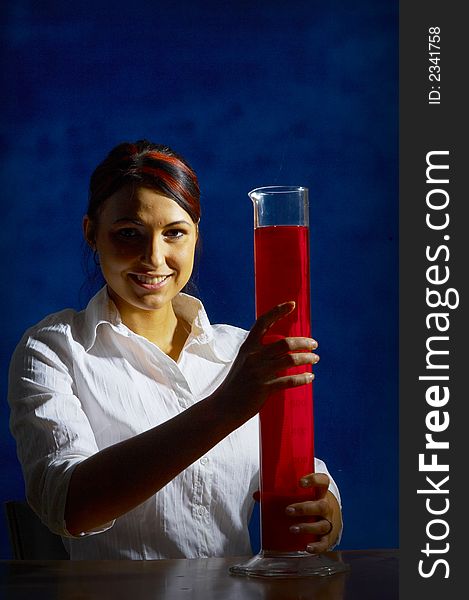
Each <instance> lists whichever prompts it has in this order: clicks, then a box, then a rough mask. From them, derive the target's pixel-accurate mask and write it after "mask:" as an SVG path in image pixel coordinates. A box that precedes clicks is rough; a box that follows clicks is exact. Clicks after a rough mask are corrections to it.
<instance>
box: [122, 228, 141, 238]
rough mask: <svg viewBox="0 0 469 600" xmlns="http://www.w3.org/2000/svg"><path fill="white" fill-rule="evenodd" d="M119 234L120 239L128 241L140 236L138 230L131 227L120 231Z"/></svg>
mask: <svg viewBox="0 0 469 600" xmlns="http://www.w3.org/2000/svg"><path fill="white" fill-rule="evenodd" d="M117 233H118V235H119V236H120V237H123V238H126V239H131V238H135V237H137V236H138V235H139V232H138V230H137V229H133V228H131V227H125V228H124V229H119V231H118V232H117Z"/></svg>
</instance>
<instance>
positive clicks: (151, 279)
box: [129, 273, 171, 290]
mask: <svg viewBox="0 0 469 600" xmlns="http://www.w3.org/2000/svg"><path fill="white" fill-rule="evenodd" d="M129 276H130V278H131V279H132V281H134V282H135V283H136V284H137V285H139V286H141V287H143V288H145V289H146V290H158V289H160V288H162V287H163V286H164V285H165V284H166V282H167V281H168V280H169V278H170V277H171V275H141V274H138V273H130V275H129Z"/></svg>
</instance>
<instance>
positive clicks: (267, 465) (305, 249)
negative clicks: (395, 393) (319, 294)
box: [231, 186, 342, 577]
mask: <svg viewBox="0 0 469 600" xmlns="http://www.w3.org/2000/svg"><path fill="white" fill-rule="evenodd" d="M249 196H250V198H251V200H252V202H253V205H254V267H255V269H254V270H255V293H256V317H258V316H260V315H261V314H263V313H265V312H266V311H268V310H269V309H271V308H273V307H274V306H276V305H277V304H280V303H282V302H287V301H290V300H294V301H295V303H296V307H295V310H293V311H292V312H291V313H290V314H289V315H288V316H287V317H285V318H283V319H280V320H279V321H278V322H277V323H276V324H274V326H273V327H272V328H271V329H270V330H269V331H268V333H267V334H266V335H265V337H264V343H269V342H273V341H275V340H276V339H280V338H284V337H293V336H294V337H296V336H299V337H311V307H310V251H309V207H308V190H307V188H305V187H287V186H270V187H263V188H257V189H255V190H253V191H251V192H249ZM307 370H309V371H311V367H309V368H308V367H305V366H302V367H292V368H290V369H288V370H285V371H284V372H282V373H279V375H287V374H290V373H303V372H305V371H307ZM259 435H260V485H259V487H260V512H261V546H262V548H261V551H260V553H259V554H258V555H257V556H255V557H253V558H252V559H250V560H249V561H248V562H247V563H244V564H241V565H236V566H235V567H232V568H231V572H232V573H234V574H238V575H252V576H257V577H272V576H274V577H304V576H308V575H329V574H332V573H335V572H337V570H342V568H341V567H339V568H338V569H336V564H337V563H336V561H326V560H325V559H324V558H322V557H318V556H315V555H311V554H310V553H308V552H306V546H307V544H308V543H309V542H312V541H314V538H313V537H312V536H311V535H308V534H295V533H292V532H291V531H290V527H291V526H292V525H294V524H295V520H294V519H292V518H291V517H288V516H287V515H286V514H285V509H286V507H287V506H288V505H289V504H292V503H295V502H303V501H306V500H311V499H313V498H312V490H311V489H308V488H302V487H300V485H299V480H300V478H301V477H302V476H303V475H306V474H308V473H312V472H313V471H314V428H313V386H312V385H311V384H309V385H303V386H299V387H296V388H290V389H287V390H283V391H278V392H274V393H272V394H271V395H270V396H269V398H268V399H267V401H266V402H265V404H264V406H263V407H262V409H261V411H260V432H259ZM308 520H314V517H312V518H311V517H310V518H309V519H307V518H304V517H302V518H301V521H302V522H307V521H308ZM329 562H332V564H331V565H330V564H329Z"/></svg>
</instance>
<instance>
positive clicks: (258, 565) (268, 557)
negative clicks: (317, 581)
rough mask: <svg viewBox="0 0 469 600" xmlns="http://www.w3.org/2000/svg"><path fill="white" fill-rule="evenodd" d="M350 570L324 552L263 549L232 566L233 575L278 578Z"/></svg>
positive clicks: (323, 574) (320, 574) (327, 574)
mask: <svg viewBox="0 0 469 600" xmlns="http://www.w3.org/2000/svg"><path fill="white" fill-rule="evenodd" d="M349 570H350V567H349V566H348V565H347V564H345V563H343V562H340V561H337V560H333V559H331V558H329V557H328V556H326V555H324V554H310V553H309V552H267V551H263V550H261V552H259V554H256V556H253V557H252V558H250V559H249V560H247V561H246V562H244V563H240V564H238V565H233V566H232V567H230V573H231V574H232V575H243V576H246V577H265V578H271V577H276V578H278V579H291V578H296V577H325V576H329V575H335V574H336V573H345V572H347V571H349Z"/></svg>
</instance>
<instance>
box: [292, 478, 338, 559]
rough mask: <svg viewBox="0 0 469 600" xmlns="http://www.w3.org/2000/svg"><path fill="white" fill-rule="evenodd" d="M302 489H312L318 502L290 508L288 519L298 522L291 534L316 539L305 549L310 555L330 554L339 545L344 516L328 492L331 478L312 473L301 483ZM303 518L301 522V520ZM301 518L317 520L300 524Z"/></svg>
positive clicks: (304, 503) (309, 501) (299, 503)
mask: <svg viewBox="0 0 469 600" xmlns="http://www.w3.org/2000/svg"><path fill="white" fill-rule="evenodd" d="M300 485H301V487H305V488H306V487H309V488H313V489H314V491H313V493H312V494H311V495H312V497H314V498H315V500H308V501H306V502H298V503H296V504H290V505H289V506H287V508H286V509H285V513H286V514H287V515H288V516H289V517H293V518H295V519H296V520H297V521H299V522H296V523H294V524H292V526H291V527H290V531H291V532H292V533H307V534H311V535H313V536H316V541H314V542H311V543H310V544H308V546H307V547H306V550H307V551H308V552H311V553H312V554H319V553H321V552H327V550H329V549H330V548H331V547H332V546H333V545H334V544H335V543H336V541H337V537H338V535H339V533H340V530H341V529H342V516H341V511H340V507H339V504H338V502H337V500H336V498H335V496H334V495H333V494H332V493H331V492H329V491H328V487H329V477H328V476H327V475H326V474H325V473H310V474H309V475H305V476H304V477H302V478H301V479H300ZM299 517H300V519H299ZM301 517H316V520H315V521H314V522H313V523H304V522H301Z"/></svg>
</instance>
